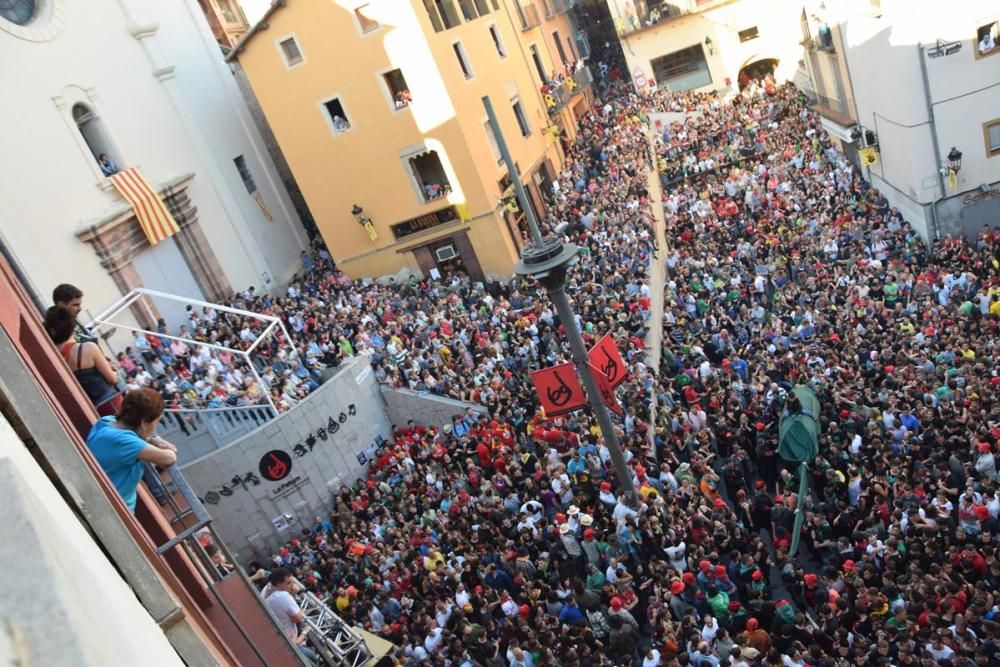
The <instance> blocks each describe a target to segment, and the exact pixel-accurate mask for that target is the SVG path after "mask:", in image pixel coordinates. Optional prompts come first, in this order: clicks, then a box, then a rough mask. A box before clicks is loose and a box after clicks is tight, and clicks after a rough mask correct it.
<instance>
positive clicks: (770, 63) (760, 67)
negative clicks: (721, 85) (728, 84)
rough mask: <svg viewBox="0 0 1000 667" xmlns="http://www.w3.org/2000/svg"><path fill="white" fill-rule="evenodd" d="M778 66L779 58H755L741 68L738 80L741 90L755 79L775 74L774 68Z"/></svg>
mask: <svg viewBox="0 0 1000 667" xmlns="http://www.w3.org/2000/svg"><path fill="white" fill-rule="evenodd" d="M777 68H778V59H777V58H754V59H751V60H750V61H749V62H747V64H745V65H743V67H741V68H740V73H739V76H738V77H737V81H738V82H739V84H740V90H743V89H744V88H746V87H747V85H748V84H749V83H750V82H751V81H753V80H754V79H763V78H764V77H765V76H768V75H771V76H774V70H775V69H777Z"/></svg>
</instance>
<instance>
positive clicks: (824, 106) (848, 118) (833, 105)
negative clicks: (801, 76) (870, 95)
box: [809, 94, 857, 127]
mask: <svg viewBox="0 0 1000 667" xmlns="http://www.w3.org/2000/svg"><path fill="white" fill-rule="evenodd" d="M809 108H810V109H812V110H813V111H815V112H816V113H818V114H819V115H820V116H823V117H824V118H827V119H829V120H832V121H833V122H835V123H837V124H838V125H843V126H845V127H850V126H852V125H854V124H856V123H857V120H855V118H854V100H853V99H852V98H851V97H849V96H844V98H843V99H837V98H835V97H827V96H826V95H819V94H817V95H816V99H815V100H813V101H811V102H810V103H809Z"/></svg>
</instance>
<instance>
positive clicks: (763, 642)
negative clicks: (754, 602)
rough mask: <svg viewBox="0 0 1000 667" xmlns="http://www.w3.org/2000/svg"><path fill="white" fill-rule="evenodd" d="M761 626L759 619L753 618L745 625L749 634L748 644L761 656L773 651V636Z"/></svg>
mask: <svg viewBox="0 0 1000 667" xmlns="http://www.w3.org/2000/svg"><path fill="white" fill-rule="evenodd" d="M759 625H760V624H759V623H758V621H757V619H756V618H754V617H752V616H751V617H750V618H748V619H747V620H746V624H745V625H744V627H745V628H746V634H747V642H746V644H747V646H749V647H750V648H753V649H756V650H757V651H758V652H760V654H761V655H767V654H768V652H770V650H771V635H770V634H768V632H767V631H766V630H764V629H763V628H761V627H759Z"/></svg>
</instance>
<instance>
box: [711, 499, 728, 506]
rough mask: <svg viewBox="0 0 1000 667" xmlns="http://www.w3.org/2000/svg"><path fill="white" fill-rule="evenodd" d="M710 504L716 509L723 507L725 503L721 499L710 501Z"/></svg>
mask: <svg viewBox="0 0 1000 667" xmlns="http://www.w3.org/2000/svg"><path fill="white" fill-rule="evenodd" d="M712 504H713V505H715V506H716V507H725V506H726V501H725V500H723V499H722V498H716V499H715V500H713V501H712Z"/></svg>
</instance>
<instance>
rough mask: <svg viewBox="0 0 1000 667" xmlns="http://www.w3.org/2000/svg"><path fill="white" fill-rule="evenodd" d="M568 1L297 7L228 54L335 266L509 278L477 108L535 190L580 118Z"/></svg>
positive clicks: (543, 188) (432, 0) (512, 226)
mask: <svg viewBox="0 0 1000 667" xmlns="http://www.w3.org/2000/svg"><path fill="white" fill-rule="evenodd" d="M571 9H572V8H571V6H570V4H569V2H568V0H544V1H542V0H540V1H539V3H537V4H536V3H523V2H518V0H409V1H406V2H403V1H400V0H371V1H369V2H357V1H354V0H335V1H332V2H326V3H310V2H304V1H302V0H290V1H289V2H287V3H284V4H283V6H278V5H275V6H272V7H271V9H270V10H269V11H268V13H267V14H266V15H265V17H264V18H263V19H262V20H261V21H260V22H259V23H258V24H257V25H256V26H254V27H253V28H251V30H250V32H249V33H248V34H247V36H246V37H245V38H244V39H243V40H242V41H241V42H240V43H239V44H237V45H236V47H235V48H234V49H233V52H232V53H231V54H230V56H229V58H230V60H233V61H238V63H239V66H240V67H241V68H242V69H243V70H244V71H245V73H246V76H247V78H248V80H249V82H250V84H251V86H252V89H253V93H254V95H255V96H256V98H257V99H258V101H259V102H260V104H261V107H262V109H263V110H264V113H265V115H266V117H267V120H268V123H269V125H270V127H271V129H272V130H273V132H274V134H275V136H276V138H277V141H278V144H279V145H280V147H281V150H282V152H283V154H284V155H285V157H286V158H287V160H288V163H289V165H290V167H291V169H292V172H293V173H294V175H295V179H296V180H297V182H298V183H299V185H300V187H301V189H302V192H303V194H304V196H305V199H306V201H307V203H308V205H309V208H310V210H311V211H312V212H313V215H314V217H315V220H316V223H317V226H318V227H319V230H320V232H321V233H322V235H323V237H324V239H325V240H326V242H327V246H328V247H329V248H330V252H331V254H332V255H333V257H334V259H335V260H336V261H337V263H338V266H340V268H341V269H343V270H344V271H345V272H346V273H347V274H348V275H350V276H351V277H356V278H357V277H377V276H383V275H390V274H396V273H399V272H400V271H401V270H406V269H408V270H411V271H413V272H416V273H420V274H423V275H435V274H437V273H441V274H446V273H448V272H449V271H450V270H458V271H464V272H467V273H468V274H469V275H471V276H473V277H474V278H477V279H482V278H484V277H487V276H489V277H499V278H506V277H509V276H510V274H511V272H512V269H513V266H514V263H515V262H516V260H517V258H518V256H519V250H520V247H521V246H522V245H523V244H524V242H525V239H526V236H527V235H526V227H525V225H524V221H523V213H521V212H520V211H518V210H516V206H514V205H512V204H511V203H510V202H511V201H512V198H511V197H510V195H511V194H512V189H511V188H510V181H509V176H508V174H507V168H506V166H505V165H504V164H503V162H502V160H501V159H500V153H499V150H498V148H497V144H496V142H495V138H494V137H493V134H492V132H491V131H490V128H489V126H488V124H487V114H486V111H485V109H484V106H483V102H482V98H483V97H484V96H488V97H489V98H490V100H491V102H492V104H493V106H494V109H495V111H496V114H497V118H498V121H499V124H500V128H501V131H502V132H503V135H504V137H505V138H506V141H507V144H508V146H509V149H510V152H511V155H512V157H513V159H514V161H515V163H516V165H517V168H518V170H519V172H520V174H521V178H522V179H523V180H524V182H525V184H526V186H527V188H528V190H529V192H530V193H531V200H532V205H533V206H534V208H535V209H536V212H537V213H539V214H540V215H543V216H544V214H545V202H544V199H543V197H542V193H543V192H547V191H548V189H549V188H550V186H551V183H552V181H553V180H555V179H556V178H557V174H558V172H559V170H560V169H561V168H562V163H563V147H562V145H561V140H570V139H572V138H574V137H575V134H576V122H577V119H578V118H579V117H580V115H582V114H583V113H585V112H586V110H587V109H588V108H589V104H590V97H591V94H592V93H591V86H590V81H591V78H590V72H589V70H588V69H587V68H586V66H585V64H584V63H583V62H582V55H584V54H581V53H580V46H579V44H578V43H577V41H576V31H575V30H574V29H573V25H572V18H571V16H570V13H571Z"/></svg>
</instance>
